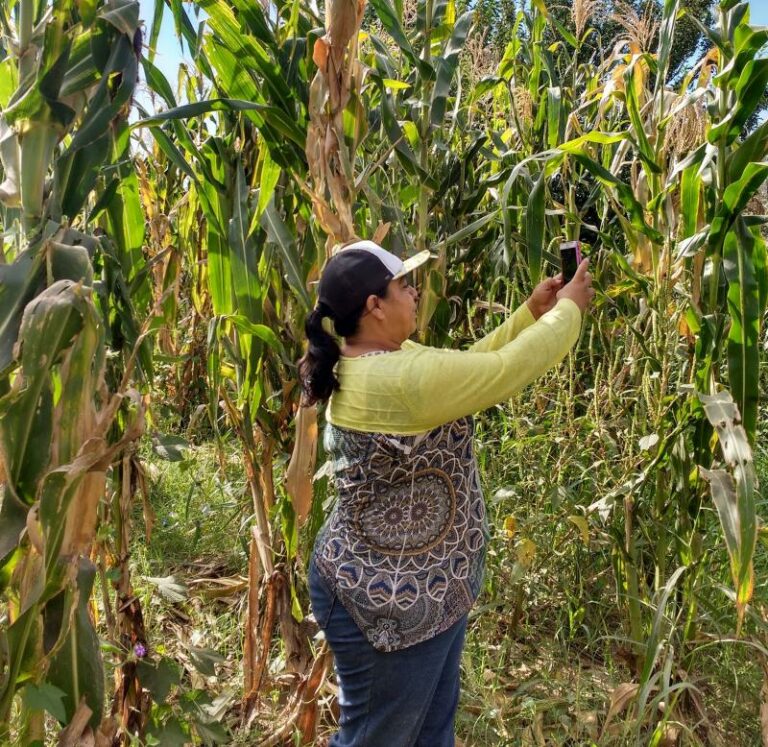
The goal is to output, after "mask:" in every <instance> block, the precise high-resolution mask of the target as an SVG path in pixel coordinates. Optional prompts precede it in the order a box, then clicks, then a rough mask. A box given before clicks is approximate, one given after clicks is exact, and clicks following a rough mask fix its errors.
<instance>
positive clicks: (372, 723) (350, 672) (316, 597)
mask: <svg viewBox="0 0 768 747" xmlns="http://www.w3.org/2000/svg"><path fill="white" fill-rule="evenodd" d="M309 595H310V599H311V602H312V611H313V613H314V615H315V619H316V620H317V622H318V624H319V625H320V627H321V628H322V629H323V631H324V633H325V639H326V640H327V641H328V643H329V645H330V647H331V650H332V651H333V658H334V664H335V669H336V677H337V680H338V683H339V708H340V710H341V718H340V719H339V731H338V732H337V733H336V734H334V735H333V737H332V738H331V741H330V743H329V745H328V747H453V746H454V731H453V721H454V718H455V716H456V708H457V706H458V704H459V664H460V661H461V651H462V649H463V647H464V633H465V631H466V628H467V617H466V615H465V616H464V617H463V618H462V619H461V620H459V622H457V623H456V624H455V625H453V626H452V627H451V628H449V629H448V630H446V631H445V632H443V633H440V635H437V636H435V637H434V638H431V639H430V640H428V641H424V642H422V643H417V644H416V645H415V646H410V647H409V648H405V649H402V650H400V651H391V652H389V653H385V652H383V651H377V650H376V649H375V648H374V647H373V646H372V645H371V644H370V643H368V641H367V639H366V638H365V636H364V635H363V633H362V632H361V630H360V628H359V627H358V626H357V624H356V623H355V621H354V620H353V619H352V617H351V616H350V614H349V613H348V612H347V610H346V609H344V605H342V604H341V602H340V601H339V600H338V599H337V598H336V596H335V594H334V593H333V592H332V591H331V589H330V588H329V587H328V583H327V582H326V580H325V579H324V578H323V577H322V576H321V575H320V574H319V573H318V571H317V568H316V567H315V564H314V562H312V563H310V566H309Z"/></svg>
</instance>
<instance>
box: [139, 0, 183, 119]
mask: <svg viewBox="0 0 768 747" xmlns="http://www.w3.org/2000/svg"><path fill="white" fill-rule="evenodd" d="M158 1H159V0H158ZM141 65H142V67H143V68H144V77H145V78H146V79H147V85H148V86H149V87H150V88H151V89H152V90H153V91H154V92H155V93H157V94H159V95H160V96H161V97H162V99H163V101H165V103H166V105H167V106H168V107H170V108H171V109H174V108H176V106H177V104H176V97H175V96H174V95H173V89H172V88H171V84H170V83H169V82H168V80H167V78H166V77H165V76H164V75H163V73H162V72H161V71H160V70H159V69H158V68H156V67H155V66H154V65H153V64H152V60H151V58H147V57H142V59H141Z"/></svg>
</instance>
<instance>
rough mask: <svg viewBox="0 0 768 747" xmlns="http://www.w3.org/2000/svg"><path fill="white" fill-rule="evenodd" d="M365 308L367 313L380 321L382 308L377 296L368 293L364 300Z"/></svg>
mask: <svg viewBox="0 0 768 747" xmlns="http://www.w3.org/2000/svg"><path fill="white" fill-rule="evenodd" d="M365 310H366V312H367V313H369V314H372V315H373V316H374V317H375V318H376V319H378V320H379V321H382V320H383V319H384V310H383V309H382V308H381V304H380V303H379V297H378V296H375V295H370V296H368V298H367V299H366V301H365Z"/></svg>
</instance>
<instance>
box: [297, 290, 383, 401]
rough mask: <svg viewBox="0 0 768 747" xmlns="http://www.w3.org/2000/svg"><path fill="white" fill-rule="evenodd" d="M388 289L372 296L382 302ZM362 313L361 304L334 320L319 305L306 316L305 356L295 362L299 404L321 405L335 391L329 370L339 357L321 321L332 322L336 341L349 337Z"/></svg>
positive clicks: (363, 307)
mask: <svg viewBox="0 0 768 747" xmlns="http://www.w3.org/2000/svg"><path fill="white" fill-rule="evenodd" d="M388 285H389V282H387V283H386V284H385V285H384V287H383V288H382V289H381V290H380V292H378V293H374V294H373V295H375V296H378V297H379V298H385V297H386V295H387V286H388ZM366 301H367V299H366ZM363 311H365V304H363V305H362V306H359V307H358V308H357V309H355V310H354V311H353V312H352V313H350V314H348V315H347V316H346V317H345V318H344V319H336V318H335V317H334V315H333V312H332V311H331V309H330V308H329V307H328V306H327V305H326V304H324V303H322V302H320V303H318V304H317V306H316V307H315V308H314V309H312V311H310V312H309V314H308V315H307V319H306V321H305V322H304V332H305V334H306V335H307V352H306V353H305V354H304V356H303V357H302V358H301V360H300V361H299V381H300V382H301V388H302V391H303V396H302V404H304V405H313V404H315V403H316V402H325V401H326V400H327V399H328V398H329V397H330V396H331V395H332V394H333V393H334V392H335V391H336V390H337V389H338V388H339V380H338V378H336V374H335V373H334V372H333V369H334V367H335V366H336V364H337V363H338V361H339V358H340V357H341V348H340V347H339V343H338V342H337V341H336V338H335V337H334V336H333V335H331V334H329V333H328V332H327V331H326V330H325V328H324V327H323V319H325V318H326V317H327V318H329V319H331V320H332V321H333V329H334V331H335V332H336V334H337V335H338V336H339V337H352V335H354V334H355V333H356V332H357V330H358V327H359V326H360V318H361V317H362V315H363Z"/></svg>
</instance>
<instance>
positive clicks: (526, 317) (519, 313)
mask: <svg viewBox="0 0 768 747" xmlns="http://www.w3.org/2000/svg"><path fill="white" fill-rule="evenodd" d="M535 321H536V320H535V319H534V318H533V314H532V313H531V310H530V309H529V308H528V304H527V303H523V304H521V305H520V306H518V307H517V309H515V311H514V312H513V313H512V314H511V315H510V316H509V318H508V319H507V320H506V321H504V322H503V323H502V324H500V325H499V326H498V327H496V329H494V330H493V332H489V333H488V334H487V335H486V336H485V337H482V338H480V339H479V340H478V341H477V342H476V343H474V345H472V346H471V347H469V348H468V350H470V351H472V352H473V353H488V352H490V351H492V350H498V349H499V348H500V347H503V346H504V345H506V344H507V343H508V342H512V340H514V339H515V337H517V336H518V335H519V334H520V333H521V332H522V331H523V330H524V329H526V327H530V326H531V325H532V324H533V323H534V322H535Z"/></svg>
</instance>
